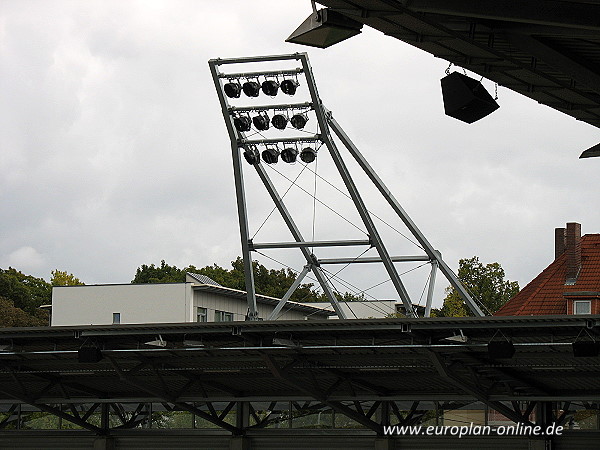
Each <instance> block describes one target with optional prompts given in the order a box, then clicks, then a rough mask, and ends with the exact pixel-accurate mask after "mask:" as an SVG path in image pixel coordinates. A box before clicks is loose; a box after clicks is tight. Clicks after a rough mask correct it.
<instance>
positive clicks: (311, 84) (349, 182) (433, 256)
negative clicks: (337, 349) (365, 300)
mask: <svg viewBox="0 0 600 450" xmlns="http://www.w3.org/2000/svg"><path fill="white" fill-rule="evenodd" d="M287 60H299V61H300V62H301V64H302V67H301V68H296V69H293V70H284V71H265V72H242V73H235V74H231V73H230V74H225V73H221V72H220V71H219V66H221V65H224V64H243V63H258V62H270V61H287ZM209 66H210V69H211V73H212V76H213V81H214V84H215V88H216V90H217V94H218V97H219V101H220V103H221V110H222V113H223V116H224V119H225V123H226V125H227V131H228V133H229V137H230V140H231V150H232V159H233V169H234V178H235V188H236V200H237V210H238V219H239V226H240V237H241V241H242V253H243V258H244V271H245V277H246V278H245V281H246V291H247V299H248V316H247V319H248V320H260V318H259V317H258V310H257V308H256V294H255V286H254V277H253V271H252V255H251V252H252V251H254V250H256V249H258V248H262V249H269V248H298V249H299V250H300V251H301V252H302V254H303V256H304V258H305V260H306V265H305V267H304V269H303V270H302V272H300V274H299V276H298V277H297V278H296V280H295V281H294V283H293V284H292V286H291V287H290V288H289V289H288V291H287V292H286V294H285V295H284V297H283V298H282V299H281V300H280V302H279V304H278V305H277V306H276V308H275V309H274V311H273V312H272V313H271V314H270V316H269V317H268V320H272V319H276V318H277V315H278V314H279V313H280V311H281V309H282V308H283V306H284V305H285V303H286V302H287V301H288V300H289V299H290V297H291V295H292V294H293V293H294V291H295V289H296V288H297V287H298V286H299V285H300V283H301V281H302V279H303V278H304V277H305V276H306V275H307V273H308V272H312V273H313V275H314V276H315V278H316V279H317V280H318V282H319V284H320V286H321V288H322V289H323V292H324V293H325V294H326V295H327V297H328V298H329V300H330V302H331V304H332V306H333V309H334V311H335V312H336V313H337V315H338V316H339V318H341V319H345V318H346V315H345V313H344V311H343V309H342V308H341V307H340V305H339V302H338V299H337V297H336V295H335V293H334V290H333V289H332V287H331V285H330V283H329V280H328V278H327V276H326V275H325V273H324V271H323V269H322V268H321V265H323V264H351V263H372V262H377V263H382V264H383V266H384V267H385V270H386V271H387V273H388V275H389V277H390V280H391V281H392V283H393V285H394V287H395V289H396V292H397V293H398V295H399V297H400V299H401V300H402V302H403V304H404V308H405V311H406V315H407V316H408V317H416V312H415V310H414V307H413V305H412V302H411V299H410V297H409V294H408V292H407V291H406V288H405V287H404V284H403V283H402V280H401V279H400V275H399V274H398V271H397V270H396V267H395V265H394V263H395V262H403V261H429V262H430V263H431V273H430V276H429V289H428V294H427V306H426V310H425V316H426V317H429V315H430V311H431V302H432V297H433V291H434V283H435V275H436V272H437V269H438V268H439V270H440V271H441V272H442V273H443V274H444V275H445V276H446V278H447V279H448V281H449V282H450V283H451V285H452V286H453V287H454V288H455V289H456V290H457V291H458V293H459V294H460V296H461V297H462V298H463V300H464V301H465V303H466V304H467V306H468V307H469V308H470V309H471V311H472V312H473V314H475V315H476V316H483V315H484V314H483V312H482V311H481V309H480V308H479V307H478V306H477V304H476V303H475V302H474V301H473V299H472V298H471V296H470V295H469V293H468V292H467V291H466V289H465V288H464V287H463V286H462V284H461V283H460V281H459V280H458V278H457V277H456V275H455V274H454V273H453V272H452V270H451V269H450V268H449V267H448V266H447V264H446V263H445V262H444V261H443V260H442V257H441V255H440V253H439V252H438V251H436V250H435V249H434V248H433V247H432V246H431V244H430V243H429V241H427V239H426V238H425V236H424V235H423V234H422V233H421V231H420V230H419V229H418V228H417V227H416V225H415V224H414V222H413V221H412V220H411V218H410V217H409V216H408V214H407V213H406V212H405V211H404V209H403V208H402V207H401V206H400V204H399V203H398V201H397V200H396V199H395V198H394V196H393V195H392V194H391V192H390V191H389V189H388V188H387V187H386V186H385V184H384V183H383V182H382V181H381V179H380V178H379V176H378V175H377V174H376V173H375V171H374V170H373V168H372V167H371V166H370V165H369V163H368V162H367V161H366V159H365V158H364V157H363V155H362V154H361V153H360V152H359V150H358V148H356V146H355V145H354V143H353V142H352V141H351V140H350V138H349V137H348V136H347V135H346V134H345V132H344V131H343V129H342V128H341V126H340V125H339V124H338V123H337V122H336V121H335V119H333V117H332V114H331V112H330V111H328V110H327V109H326V108H325V107H324V106H323V104H322V102H321V99H320V97H319V95H318V92H317V87H316V83H315V80H314V78H313V74H312V69H311V67H310V63H309V61H308V56H307V55H306V53H295V54H291V55H281V56H261V57H250V58H232V59H212V60H210V61H209ZM286 74H287V75H289V74H293V75H294V76H296V77H297V76H298V75H304V78H305V80H306V83H307V87H308V91H309V94H310V97H311V98H310V101H309V102H305V103H300V104H298V103H289V104H283V105H282V104H277V105H261V106H247V107H243V106H242V107H234V106H231V105H230V104H229V102H228V100H227V97H226V96H225V95H224V86H223V83H222V80H224V79H229V80H231V79H236V80H238V81H237V82H238V83H239V80H240V79H249V78H252V79H256V80H258V77H259V76H262V77H264V78H265V79H267V77H269V76H277V75H286ZM294 92H295V90H294ZM292 95H293V94H292ZM236 98H237V97H236ZM298 107H304V108H310V109H312V110H313V111H314V113H315V115H316V117H317V122H318V127H319V134H316V135H313V136H309V137H307V136H306V134H304V135H302V136H300V137H286V138H280V139H270V138H263V139H248V138H246V135H245V132H246V129H241V130H239V129H237V128H236V126H235V123H234V115H235V114H239V113H240V112H242V113H246V114H247V113H248V112H250V111H266V110H270V109H274V110H277V109H284V108H298ZM330 128H331V130H333V132H334V133H335V134H336V136H337V137H338V139H339V140H340V141H341V142H342V144H343V146H344V147H345V148H346V149H347V150H348V152H349V153H350V154H351V155H352V157H353V158H354V159H355V160H356V161H357V162H358V164H359V166H360V167H361V168H362V169H363V170H364V171H365V173H366V174H367V176H368V177H369V179H370V180H371V181H372V182H373V184H375V186H376V187H377V189H378V190H379V191H380V193H381V194H382V196H383V197H384V198H385V199H386V201H387V202H388V203H389V205H390V206H391V208H392V209H393V210H394V212H395V213H396V214H397V215H398V216H399V217H400V219H401V220H402V221H403V222H404V224H405V225H406V227H407V228H408V229H409V231H410V232H411V233H412V234H413V236H414V237H415V238H416V240H417V241H418V242H419V244H420V245H421V247H422V248H423V250H424V252H425V255H417V256H390V254H389V252H388V251H387V248H386V246H385V244H384V242H383V240H382V238H381V235H380V234H379V232H378V230H377V228H376V226H375V223H374V222H373V219H372V218H371V214H370V212H369V211H368V209H367V207H366V205H365V203H364V201H363V199H362V197H361V195H360V193H359V191H358V188H357V187H356V185H355V183H354V181H353V179H352V176H351V174H350V172H349V170H348V168H347V166H346V164H345V162H344V160H343V158H342V155H341V154H340V152H339V150H338V148H337V146H336V144H335V142H334V141H333V138H332V135H331V133H330V131H329V130H330ZM305 142H309V143H310V142H315V143H316V142H319V143H322V144H325V146H326V148H327V149H328V151H329V154H330V156H331V158H332V160H333V162H334V164H335V166H336V168H337V170H338V172H339V174H340V177H341V178H342V181H343V182H344V185H345V186H346V189H347V190H348V193H349V195H350V198H351V200H352V202H353V203H354V206H355V208H356V210H357V212H358V214H359V216H360V218H361V220H362V222H363V225H364V226H365V228H366V230H367V232H368V237H369V239H368V240H345V241H343V240H337V241H321V242H318V241H317V242H307V241H305V240H304V238H303V236H302V234H301V233H300V230H299V228H298V227H297V225H296V223H295V222H294V219H293V218H292V216H291V214H290V212H289V211H288V209H287V207H286V205H285V203H284V202H283V199H282V198H281V197H280V195H279V193H278V192H277V190H276V188H275V186H274V185H273V183H272V181H271V179H270V177H269V175H268V174H267V172H266V171H265V168H264V167H263V165H262V164H261V162H260V158H258V159H255V158H254V157H253V158H249V159H248V162H249V163H250V164H252V165H253V166H254V168H255V170H256V172H257V174H258V176H259V178H260V180H261V181H262V183H263V185H264V187H265V189H266V190H267V192H268V193H269V195H270V197H271V200H272V201H273V203H274V204H275V206H276V208H277V210H278V211H279V213H280V214H281V216H282V218H283V220H284V222H285V224H286V225H287V227H288V229H289V231H290V233H291V235H292V236H293V238H294V240H295V242H276V243H261V244H255V243H253V242H252V240H251V239H250V238H249V232H248V216H247V206H246V197H245V193H244V181H243V173H242V172H243V170H242V164H241V156H240V149H246V150H245V151H246V152H247V151H248V149H251V150H252V151H253V152H255V153H254V154H256V153H259V152H257V150H256V147H257V146H259V145H263V146H265V147H266V146H268V145H276V144H278V143H281V144H284V145H288V144H291V143H295V145H297V144H299V143H305ZM306 150H308V149H306ZM315 154H316V153H315ZM313 159H314V158H313ZM311 161H312V159H307V160H306V161H305V162H306V163H310V162H311ZM265 162H266V163H269V162H274V161H269V160H266V161H265ZM350 245H357V246H360V245H369V246H372V247H374V248H375V249H376V250H377V253H378V255H379V256H378V257H365V258H354V259H349V258H330V259H318V258H317V257H316V256H315V255H314V254H313V253H312V252H311V251H310V250H309V247H312V248H313V250H314V248H315V247H338V246H350Z"/></svg>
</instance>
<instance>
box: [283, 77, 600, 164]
mask: <svg viewBox="0 0 600 450" xmlns="http://www.w3.org/2000/svg"><path fill="white" fill-rule="evenodd" d="M281 90H282V91H283V83H281ZM284 92H285V91H284ZM595 156H600V144H596V145H594V146H593V147H590V148H588V149H587V150H586V151H584V152H583V153H582V154H581V156H580V157H579V158H593V157H595Z"/></svg>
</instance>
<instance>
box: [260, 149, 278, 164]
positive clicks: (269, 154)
mask: <svg viewBox="0 0 600 450" xmlns="http://www.w3.org/2000/svg"><path fill="white" fill-rule="evenodd" d="M262 159H263V161H264V162H266V163H267V164H275V163H276V162H277V160H278V159H279V149H277V148H273V147H268V148H266V149H264V150H263V152H262Z"/></svg>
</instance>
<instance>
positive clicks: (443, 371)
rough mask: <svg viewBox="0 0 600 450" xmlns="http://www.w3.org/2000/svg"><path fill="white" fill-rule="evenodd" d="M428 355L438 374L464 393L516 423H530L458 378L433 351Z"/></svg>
mask: <svg viewBox="0 0 600 450" xmlns="http://www.w3.org/2000/svg"><path fill="white" fill-rule="evenodd" d="M428 353H429V358H430V360H431V363H432V364H433V366H434V367H435V369H436V370H437V371H438V373H439V374H440V376H441V377H443V378H445V379H447V380H448V381H449V382H450V383H452V384H454V385H455V386H456V387H458V388H459V389H461V390H463V391H464V392H466V393H468V394H470V395H473V396H474V397H475V398H477V399H478V400H479V401H481V402H483V403H485V404H486V405H488V406H489V407H490V408H492V409H494V410H496V411H498V412H499V413H501V414H503V415H504V416H506V417H508V418H509V419H511V420H513V421H515V422H522V423H529V421H528V420H523V417H522V415H521V414H517V412H516V411H513V410H512V409H510V408H508V407H507V406H505V405H503V404H502V403H500V402H496V401H493V400H490V398H489V395H488V393H486V392H484V391H482V390H480V389H479V388H477V387H475V386H472V385H470V384H469V383H468V382H466V381H465V380H464V379H462V378H461V377H460V376H457V375H456V374H454V373H453V372H451V371H450V370H449V368H448V367H447V366H446V364H445V362H444V360H443V358H442V357H441V356H440V355H439V354H437V353H435V352H434V351H431V350H429V351H428Z"/></svg>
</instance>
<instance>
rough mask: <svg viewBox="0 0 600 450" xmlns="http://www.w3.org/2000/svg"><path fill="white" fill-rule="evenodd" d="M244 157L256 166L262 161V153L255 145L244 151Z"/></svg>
mask: <svg viewBox="0 0 600 450" xmlns="http://www.w3.org/2000/svg"><path fill="white" fill-rule="evenodd" d="M244 158H245V159H246V161H247V162H248V164H250V165H252V166H254V165H256V164H258V163H259V162H260V153H259V151H258V150H257V149H256V148H255V147H251V148H248V149H246V150H245V151H244Z"/></svg>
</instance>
